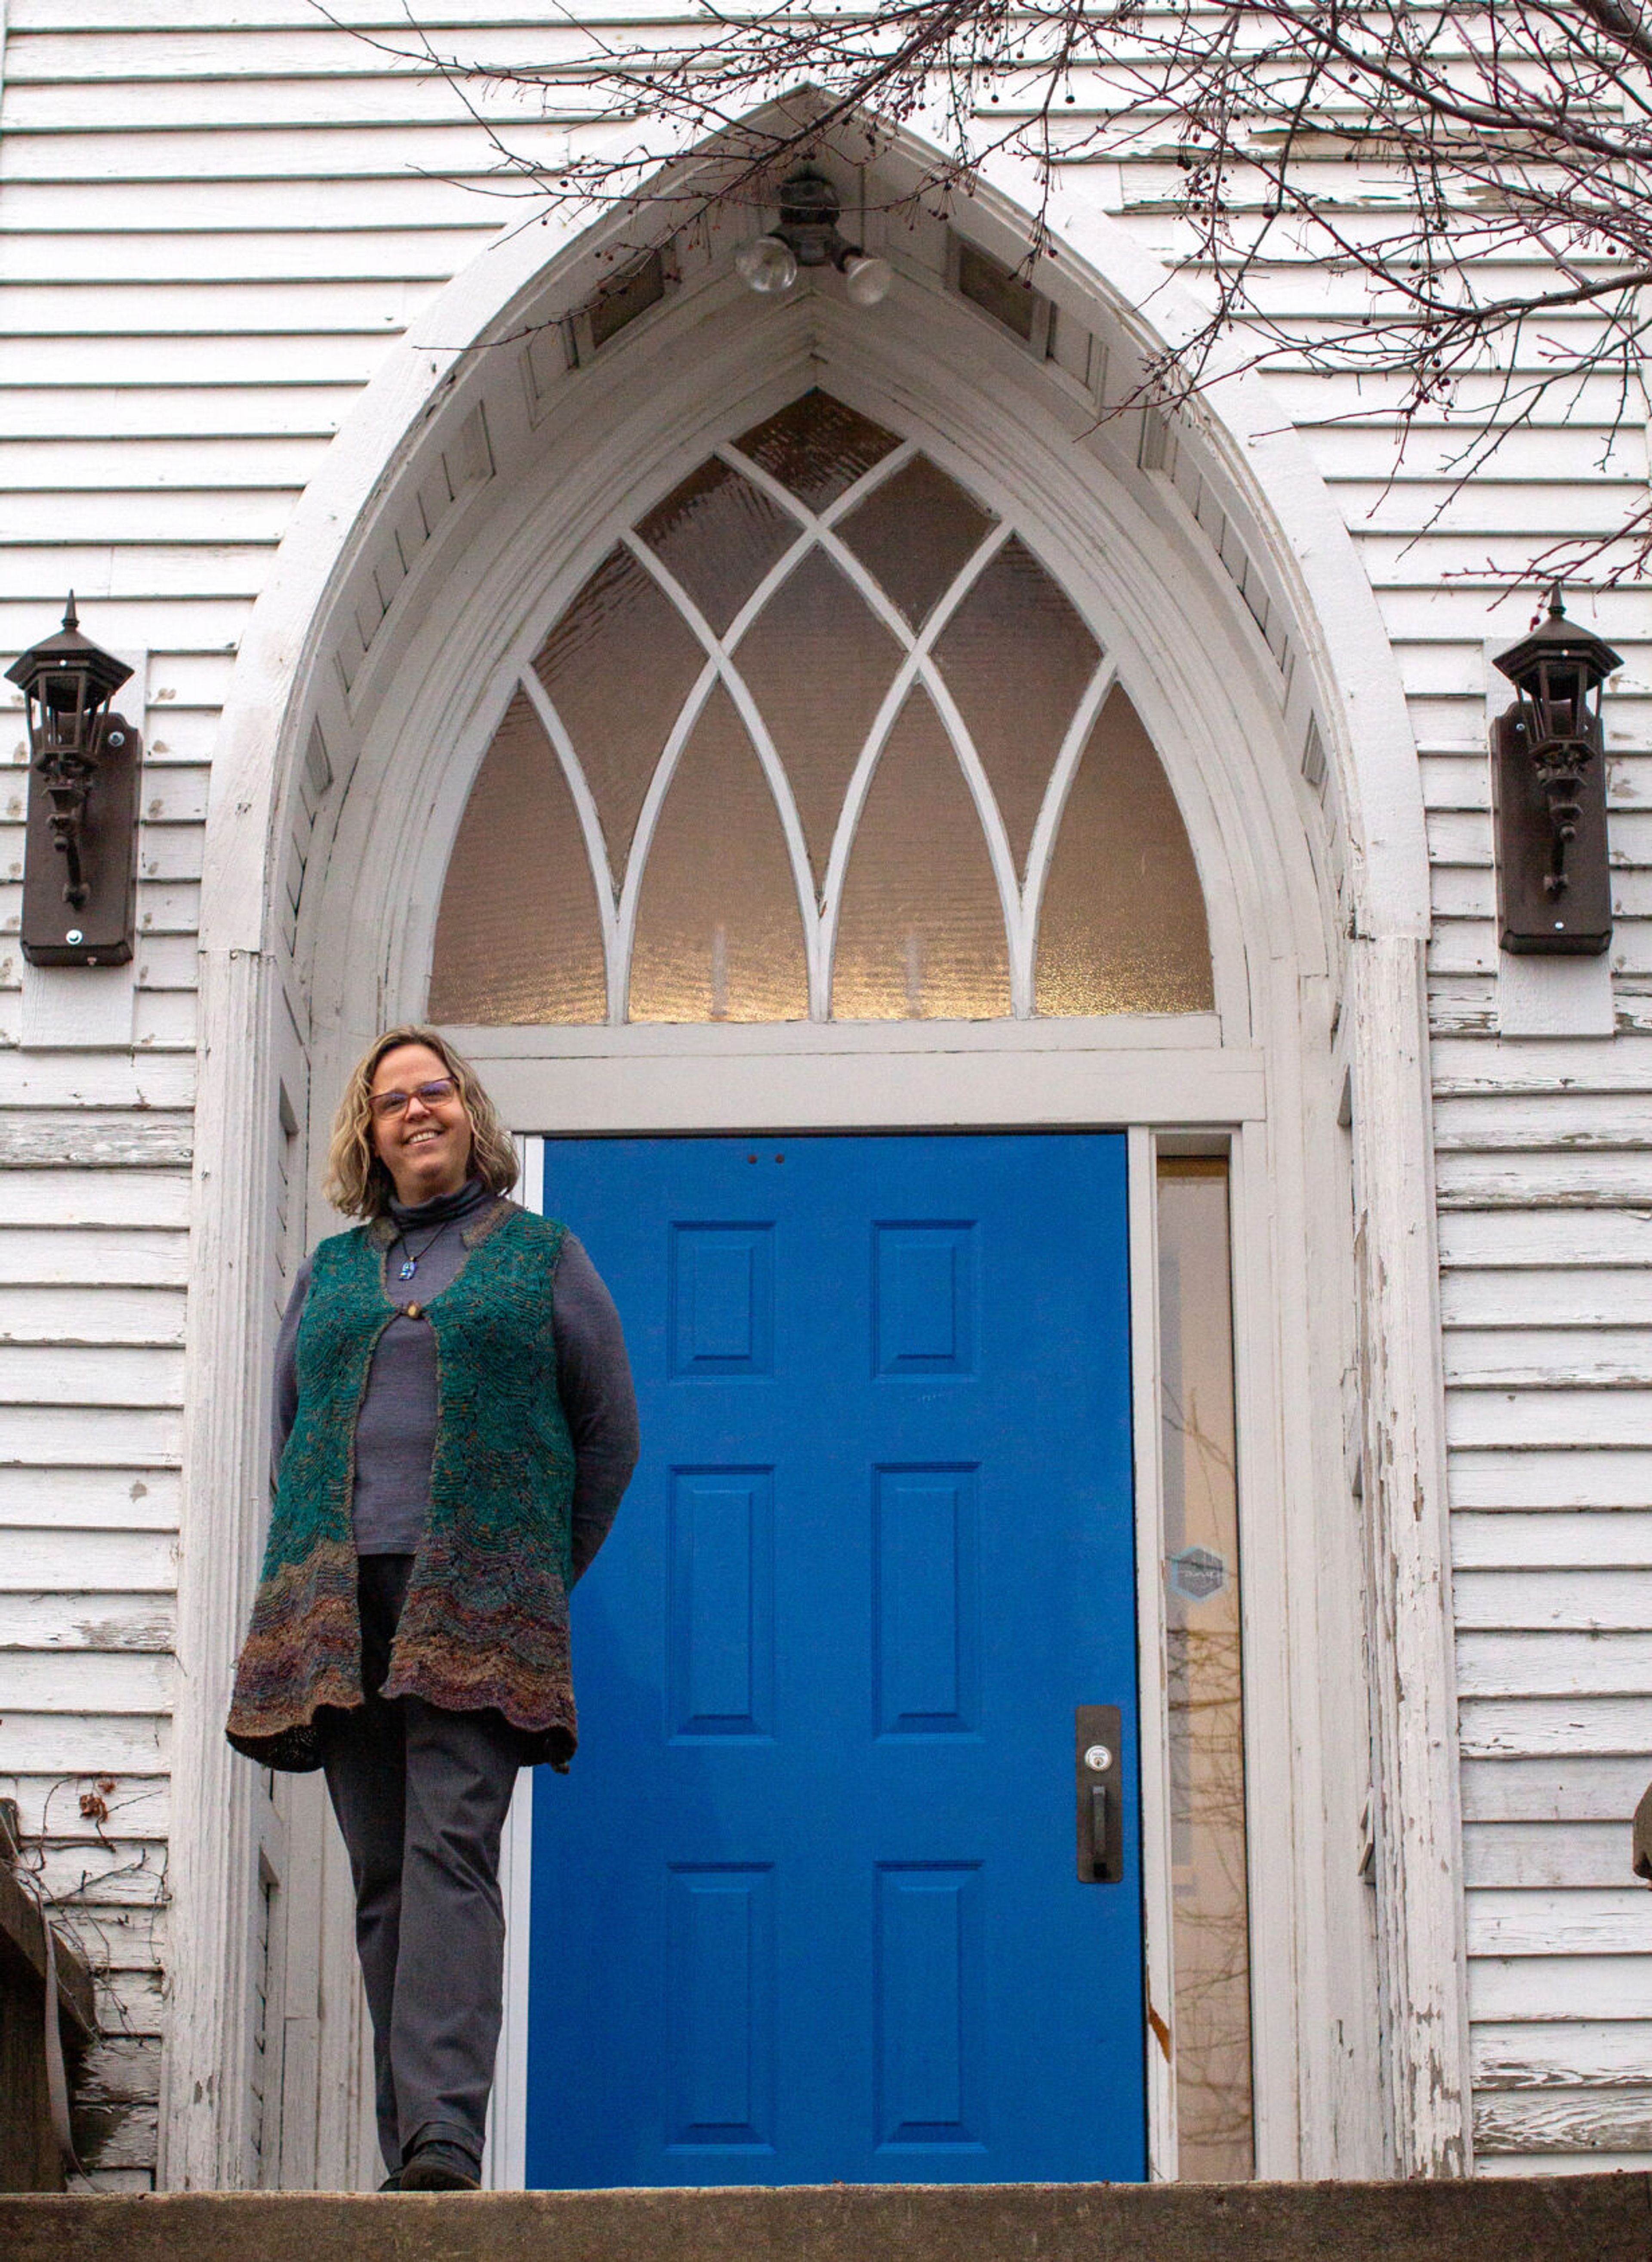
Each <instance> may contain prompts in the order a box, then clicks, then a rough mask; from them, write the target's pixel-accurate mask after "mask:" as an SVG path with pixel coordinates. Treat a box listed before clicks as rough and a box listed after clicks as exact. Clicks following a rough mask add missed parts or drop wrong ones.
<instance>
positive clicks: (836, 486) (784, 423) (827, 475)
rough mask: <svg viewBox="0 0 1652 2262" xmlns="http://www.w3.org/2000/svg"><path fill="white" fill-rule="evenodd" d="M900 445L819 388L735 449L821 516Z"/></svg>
mask: <svg viewBox="0 0 1652 2262" xmlns="http://www.w3.org/2000/svg"><path fill="white" fill-rule="evenodd" d="M900 444H901V443H900V442H899V441H898V440H897V439H896V438H895V436H894V433H893V432H886V431H885V430H884V429H883V427H882V425H881V424H874V423H873V421H872V419H871V418H870V417H869V416H862V415H861V414H858V411H857V410H855V409H853V408H846V407H844V404H843V402H842V401H841V400H833V399H832V396H831V394H830V393H822V392H821V390H820V389H819V387H818V386H816V387H815V390H814V391H813V392H812V393H804V394H803V396H802V398H801V400H794V401H793V402H791V404H790V405H789V406H788V407H785V408H782V409H781V410H780V412H779V414H778V415H776V416H771V417H769V418H768V419H767V421H765V422H764V423H762V424H755V425H753V426H752V428H751V431H749V432H743V433H742V434H741V436H740V437H739V439H738V440H736V443H735V445H736V447H737V448H738V449H739V450H740V452H741V454H742V455H743V456H750V457H751V460H752V462H753V463H754V464H761V465H762V466H763V468H764V470H765V472H767V473H768V474H769V477H770V478H771V479H779V483H780V485H781V486H783V487H786V488H789V489H790V491H791V493H793V494H794V495H795V496H796V497H797V498H798V500H799V501H800V502H806V503H807V504H808V507H809V508H810V509H811V510H824V509H825V508H826V506H827V504H828V503H830V502H836V501H837V498H838V496H839V495H840V494H844V493H847V492H848V490H849V489H850V488H851V486H853V485H854V483H855V481H856V480H857V479H859V478H860V477H861V476H862V475H863V473H865V472H869V471H870V470H871V469H872V467H873V465H874V464H880V463H881V462H882V461H883V459H884V457H886V456H887V454H888V453H889V450H891V449H892V448H898V447H899V446H900Z"/></svg>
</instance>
